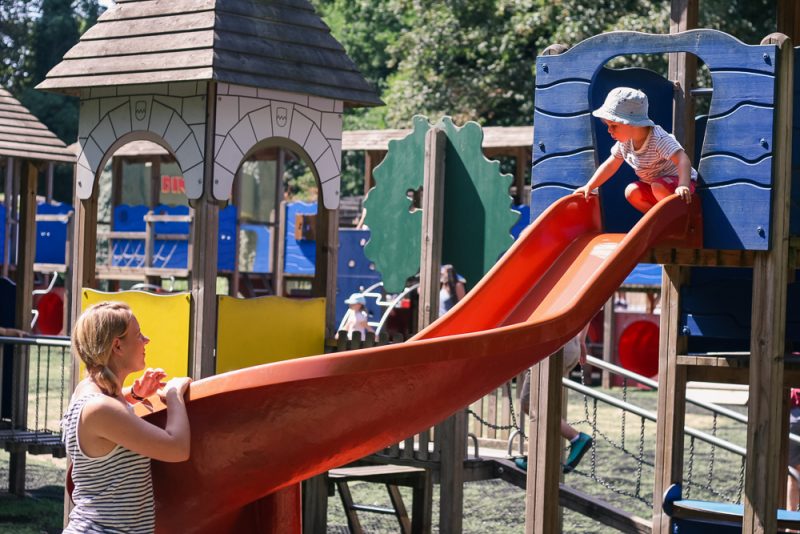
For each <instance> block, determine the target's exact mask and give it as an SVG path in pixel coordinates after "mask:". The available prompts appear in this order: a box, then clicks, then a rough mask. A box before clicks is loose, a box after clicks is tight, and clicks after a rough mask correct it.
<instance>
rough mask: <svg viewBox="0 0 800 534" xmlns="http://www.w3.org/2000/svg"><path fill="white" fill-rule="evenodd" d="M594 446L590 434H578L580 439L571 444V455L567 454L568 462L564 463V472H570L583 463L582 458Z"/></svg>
mask: <svg viewBox="0 0 800 534" xmlns="http://www.w3.org/2000/svg"><path fill="white" fill-rule="evenodd" d="M591 447H592V438H591V436H589V435H588V434H584V433H583V432H581V433H580V434H578V439H576V440H575V442H574V443H573V444H572V445H571V446H570V448H569V456H567V463H566V464H564V469H563V471H564V473H570V472H571V471H572V470H573V469H575V468H576V467H578V464H579V463H581V458H583V455H584V454H586V452H587V451H588V450H589V449H590V448H591Z"/></svg>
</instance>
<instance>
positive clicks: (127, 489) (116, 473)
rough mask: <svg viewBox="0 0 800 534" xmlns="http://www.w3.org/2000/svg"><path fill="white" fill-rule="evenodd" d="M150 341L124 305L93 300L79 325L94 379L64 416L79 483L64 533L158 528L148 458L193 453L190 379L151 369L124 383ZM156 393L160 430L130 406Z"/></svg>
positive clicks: (78, 345) (78, 340) (79, 347)
mask: <svg viewBox="0 0 800 534" xmlns="http://www.w3.org/2000/svg"><path fill="white" fill-rule="evenodd" d="M149 342H150V339H149V338H147V337H146V336H145V335H144V334H142V331H141V329H140V328H139V322H138V321H137V320H136V317H134V315H133V313H132V312H131V309H130V307H128V305H127V304H124V303H122V302H101V303H99V304H95V305H94V306H91V307H90V308H88V309H87V310H86V311H85V312H84V313H83V314H82V315H81V316H80V317H79V318H78V320H77V322H76V323H75V328H74V330H73V334H72V343H73V350H74V351H75V353H76V354H77V355H78V356H79V357H80V358H81V360H82V361H83V363H84V364H85V365H86V370H87V372H88V375H89V376H88V378H86V379H84V380H83V381H81V383H80V384H78V387H77V388H75V393H73V395H72V399H71V400H70V405H69V407H68V408H67V412H66V414H65V416H64V420H63V421H62V426H63V435H64V442H65V444H66V448H67V454H69V457H70V459H71V460H72V481H73V482H74V485H75V488H74V490H73V492H72V500H73V502H74V503H75V508H73V510H72V513H70V516H69V517H70V520H69V525H68V526H67V528H66V529H65V530H64V532H67V533H77V532H126V533H131V534H133V533H151V532H153V531H154V529H155V510H154V506H153V484H152V480H151V478H150V459H151V458H154V459H156V460H161V461H163V462H182V461H185V460H186V459H188V458H189V438H190V435H189V419H188V417H187V415H186V405H185V404H184V394H185V392H186V390H187V388H188V386H189V382H190V381H191V380H190V379H189V378H173V379H172V380H170V381H169V382H167V383H166V384H163V383H162V380H163V379H164V378H165V376H166V374H165V373H164V371H163V370H161V369H147V370H146V371H145V372H144V374H143V376H142V377H141V378H138V379H137V380H136V381H135V382H134V383H133V385H132V386H131V387H130V388H123V387H122V384H123V383H124V382H125V379H126V378H127V376H128V375H129V374H131V373H134V372H137V371H141V370H142V369H144V368H145V346H146V345H147V344H148V343H149ZM160 388H161V389H160ZM157 392H158V393H159V395H160V396H161V397H162V398H163V399H164V402H165V404H166V405H167V424H166V427H165V428H163V429H162V428H159V427H157V426H155V425H152V424H150V423H148V422H147V421H145V420H143V419H141V418H139V417H137V416H136V415H135V414H134V412H133V408H132V406H131V404H129V403H131V402H137V401H143V400H144V399H146V398H147V397H149V396H151V395H153V394H155V393H157Z"/></svg>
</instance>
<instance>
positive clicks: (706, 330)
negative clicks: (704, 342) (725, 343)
mask: <svg viewBox="0 0 800 534" xmlns="http://www.w3.org/2000/svg"><path fill="white" fill-rule="evenodd" d="M695 270H696V269H692V271H693V272H694V271H695ZM715 270H719V269H715ZM752 287H753V283H752V279H747V278H744V279H738V280H731V279H726V280H709V281H706V282H705V283H695V282H694V280H693V281H692V283H691V285H689V286H684V287H682V288H681V324H680V329H681V330H680V331H682V332H686V333H687V334H688V335H690V336H702V337H715V338H721V339H748V338H749V337H750V315H751V311H750V304H751V302H752Z"/></svg>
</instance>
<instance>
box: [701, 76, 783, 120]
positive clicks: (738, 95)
mask: <svg viewBox="0 0 800 534" xmlns="http://www.w3.org/2000/svg"><path fill="white" fill-rule="evenodd" d="M711 83H712V85H713V87H714V96H713V99H712V102H711V110H710V111H711V115H712V116H717V115H723V114H726V113H730V112H731V111H732V110H733V109H734V108H735V107H737V106H740V105H742V103H751V104H758V105H761V106H773V105H774V104H775V76H774V75H772V74H762V73H755V72H737V71H718V72H713V73H712V74H711Z"/></svg>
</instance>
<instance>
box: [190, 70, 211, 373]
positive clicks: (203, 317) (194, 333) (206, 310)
mask: <svg viewBox="0 0 800 534" xmlns="http://www.w3.org/2000/svg"><path fill="white" fill-rule="evenodd" d="M216 102H217V85H216V83H215V82H209V83H208V91H207V93H206V139H205V152H204V153H205V155H206V156H205V163H204V167H203V189H204V191H203V196H202V198H200V199H198V200H197V202H196V204H195V206H193V207H194V209H195V214H194V225H193V229H194V243H193V248H192V257H191V262H192V278H191V292H192V307H191V318H190V327H189V328H190V330H189V345H190V347H189V369H188V372H189V375H190V376H191V377H192V378H194V379H199V378H203V377H206V376H211V375H212V374H214V370H215V363H214V349H215V348H216V338H217V246H218V243H217V239H218V234H219V205H218V204H217V203H216V201H215V200H214V194H213V184H214V157H213V155H214V154H215V150H214V129H215V117H216Z"/></svg>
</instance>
